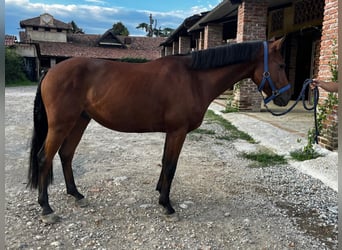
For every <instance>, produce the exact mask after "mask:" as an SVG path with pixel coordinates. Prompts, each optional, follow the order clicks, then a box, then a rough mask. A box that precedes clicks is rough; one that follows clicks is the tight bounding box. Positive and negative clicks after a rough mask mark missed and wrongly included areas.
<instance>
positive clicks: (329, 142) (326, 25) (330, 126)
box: [318, 0, 338, 150]
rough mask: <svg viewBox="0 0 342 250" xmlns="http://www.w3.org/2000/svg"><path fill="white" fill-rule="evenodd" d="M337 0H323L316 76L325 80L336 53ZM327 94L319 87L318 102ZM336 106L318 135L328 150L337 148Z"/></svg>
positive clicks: (329, 75) (324, 98)
mask: <svg viewBox="0 0 342 250" xmlns="http://www.w3.org/2000/svg"><path fill="white" fill-rule="evenodd" d="M337 7H338V0H325V7H324V18H323V28H322V37H321V43H320V56H319V67H318V77H319V78H320V79H322V80H325V81H330V80H331V78H332V74H331V67H330V65H329V63H330V62H332V61H333V57H334V55H333V51H335V52H336V53H337V50H338V46H337V43H336V46H334V41H336V42H337V34H338V26H337V24H338V12H337ZM327 96H328V93H327V92H326V91H324V90H322V89H320V103H321V104H323V103H324V101H325V100H326V98H327ZM337 108H338V106H337V105H335V106H334V108H333V111H332V113H331V114H329V115H328V116H327V120H326V121H325V122H324V123H323V131H321V136H320V137H319V144H320V145H321V146H323V147H325V148H327V149H329V150H334V149H337V146H338V142H337V130H338V129H337V127H338V126H337V125H338V119H337Z"/></svg>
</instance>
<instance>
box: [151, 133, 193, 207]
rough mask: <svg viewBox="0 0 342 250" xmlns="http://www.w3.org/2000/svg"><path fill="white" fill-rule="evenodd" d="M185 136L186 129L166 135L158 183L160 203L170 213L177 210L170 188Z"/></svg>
mask: <svg viewBox="0 0 342 250" xmlns="http://www.w3.org/2000/svg"><path fill="white" fill-rule="evenodd" d="M185 137H186V132H185V131H178V132H173V133H168V134H167V135H166V140H165V146H164V154H163V160H162V171H161V173H160V177H159V181H158V184H157V190H158V191H159V192H160V197H159V204H161V205H162V206H164V207H165V209H166V212H167V213H168V214H173V213H174V212H175V210H174V209H173V207H172V206H171V203H170V189H171V183H172V180H173V177H174V175H175V172H176V167H177V162H178V158H179V154H180V152H181V150H182V146H183V143H184V140H185Z"/></svg>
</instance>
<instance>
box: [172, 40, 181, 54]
mask: <svg viewBox="0 0 342 250" xmlns="http://www.w3.org/2000/svg"><path fill="white" fill-rule="evenodd" d="M172 54H173V55H176V54H179V42H178V41H174V42H173V43H172Z"/></svg>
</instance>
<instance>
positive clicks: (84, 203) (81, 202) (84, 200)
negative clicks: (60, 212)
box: [75, 198, 89, 207]
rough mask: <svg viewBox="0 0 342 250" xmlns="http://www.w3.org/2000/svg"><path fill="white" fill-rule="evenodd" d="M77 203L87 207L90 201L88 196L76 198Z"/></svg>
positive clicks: (78, 205)
mask: <svg viewBox="0 0 342 250" xmlns="http://www.w3.org/2000/svg"><path fill="white" fill-rule="evenodd" d="M75 204H76V206H77V207H87V206H88V205H89V201H88V200H87V199H86V198H83V199H80V200H75Z"/></svg>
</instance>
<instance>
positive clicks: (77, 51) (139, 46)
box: [38, 36, 163, 60]
mask: <svg viewBox="0 0 342 250" xmlns="http://www.w3.org/2000/svg"><path fill="white" fill-rule="evenodd" d="M88 38H95V37H89V36H88ZM127 38H131V39H132V40H134V41H135V42H134V43H132V44H131V47H129V46H127V47H128V48H127V49H123V48H115V47H113V48H110V47H99V46H91V45H89V44H82V43H77V42H73V43H69V42H68V43H58V42H39V43H38V44H39V48H40V54H41V55H42V56H54V57H92V58H105V59H121V58H144V59H149V60H153V59H157V58H159V57H160V51H161V49H160V48H159V44H160V43H161V41H163V40H162V39H160V38H147V37H146V38H145V37H126V39H127ZM90 40H91V39H90ZM133 44H134V45H133ZM144 46H145V47H144Z"/></svg>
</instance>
